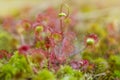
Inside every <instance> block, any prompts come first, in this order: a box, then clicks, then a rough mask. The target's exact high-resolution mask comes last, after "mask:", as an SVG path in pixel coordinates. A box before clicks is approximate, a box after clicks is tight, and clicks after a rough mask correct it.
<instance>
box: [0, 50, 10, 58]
mask: <svg viewBox="0 0 120 80" xmlns="http://www.w3.org/2000/svg"><path fill="white" fill-rule="evenodd" d="M10 57H11V54H10V53H8V52H7V51H6V50H0V59H2V58H10Z"/></svg>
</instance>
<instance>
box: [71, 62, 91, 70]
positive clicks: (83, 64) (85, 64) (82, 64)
mask: <svg viewBox="0 0 120 80" xmlns="http://www.w3.org/2000/svg"><path fill="white" fill-rule="evenodd" d="M70 65H71V66H72V68H73V69H80V68H81V69H86V68H87V67H88V65H89V62H88V60H78V61H77V60H76V61H71V62H70Z"/></svg>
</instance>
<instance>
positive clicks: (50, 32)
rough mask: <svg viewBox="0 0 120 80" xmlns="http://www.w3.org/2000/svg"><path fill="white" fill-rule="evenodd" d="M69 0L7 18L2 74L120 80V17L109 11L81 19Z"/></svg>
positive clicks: (43, 79) (0, 29) (22, 78)
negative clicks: (110, 15)
mask: <svg viewBox="0 0 120 80" xmlns="http://www.w3.org/2000/svg"><path fill="white" fill-rule="evenodd" d="M67 2H69V1H67V0H66V1H63V2H62V3H61V4H60V5H59V7H57V8H55V7H48V8H47V9H45V10H43V11H41V12H40V13H37V14H35V15H33V14H31V15H28V14H30V13H24V12H27V11H28V12H29V10H30V9H27V8H26V9H23V10H21V12H18V13H16V12H15V13H16V14H15V15H14V16H9V17H5V18H2V19H1V24H0V80H120V63H119V62H120V46H119V44H120V42H118V41H119V40H120V37H119V33H120V32H119V31H117V29H116V27H117V25H116V24H117V23H115V22H114V21H111V22H106V20H107V19H108V16H107V15H106V16H107V17H106V16H102V17H100V18H99V17H98V18H96V19H97V20H95V21H91V20H90V19H86V20H85V21H82V20H80V21H79V20H78V13H79V10H74V9H73V10H72V9H71V8H72V7H71V6H70V5H69V4H67ZM85 6H86V5H85ZM73 8H74V7H73ZM81 11H83V13H84V14H86V13H89V11H90V10H89V8H88V7H84V6H83V7H82V8H81ZM21 15H22V16H21ZM23 15H24V16H27V17H24V18H23ZM79 15H82V14H79ZM21 17H22V18H21ZM103 17H104V20H103ZM83 18H84V17H83ZM101 18H102V19H101ZM79 24H82V25H83V24H84V25H83V27H84V28H85V30H83V28H78V26H79ZM87 26H89V27H87ZM101 26H103V27H101Z"/></svg>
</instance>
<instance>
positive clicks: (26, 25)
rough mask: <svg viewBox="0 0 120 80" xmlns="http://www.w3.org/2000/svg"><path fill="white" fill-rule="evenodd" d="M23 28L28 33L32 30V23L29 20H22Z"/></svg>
mask: <svg viewBox="0 0 120 80" xmlns="http://www.w3.org/2000/svg"><path fill="white" fill-rule="evenodd" d="M21 24H22V27H23V28H24V29H25V30H26V31H27V30H30V29H31V28H32V22H31V21H29V20H22V21H21Z"/></svg>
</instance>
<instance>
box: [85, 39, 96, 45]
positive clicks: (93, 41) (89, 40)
mask: <svg viewBox="0 0 120 80" xmlns="http://www.w3.org/2000/svg"><path fill="white" fill-rule="evenodd" d="M86 43H87V45H93V44H95V40H94V39H92V38H88V39H87V41H86Z"/></svg>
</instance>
